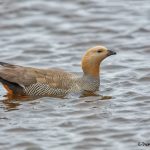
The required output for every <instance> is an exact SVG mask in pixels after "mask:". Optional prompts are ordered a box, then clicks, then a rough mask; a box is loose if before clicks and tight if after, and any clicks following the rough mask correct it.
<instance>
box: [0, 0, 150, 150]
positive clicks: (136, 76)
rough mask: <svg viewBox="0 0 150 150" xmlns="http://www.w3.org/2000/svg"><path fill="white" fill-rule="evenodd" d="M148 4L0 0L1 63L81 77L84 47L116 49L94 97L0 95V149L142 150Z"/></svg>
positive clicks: (148, 69) (135, 0) (147, 129)
mask: <svg viewBox="0 0 150 150" xmlns="http://www.w3.org/2000/svg"><path fill="white" fill-rule="evenodd" d="M149 41H150V2H149V0H142V1H141V0H126V1H123V0H111V1H109V0H76V1H70V0H63V1H62V0H1V1H0V61H4V62H9V63H14V64H19V65H26V66H33V67H58V68H63V69H66V70H68V71H72V72H78V73H79V74H82V70H81V67H80V61H81V57H82V56H83V54H84V53H85V51H86V49H88V48H91V47H93V46H96V45H104V46H106V47H108V48H109V49H112V50H114V51H116V52H117V55H116V56H112V57H109V58H107V59H106V60H105V61H104V62H103V63H102V66H101V67H102V71H101V94H102V95H109V96H112V99H111V100H105V101H102V100H99V98H98V97H86V98H68V99H59V98H41V99H36V100H31V101H19V100H16V99H14V100H13V101H10V100H9V99H7V98H5V97H3V96H4V94H5V91H4V89H3V88H2V86H1V87H0V94H1V96H0V99H1V101H0V148H1V149H3V150H9V149H11V150H16V149H17V150H33V149H34V150H47V149H53V150H59V149H61V150H63V149H73V150H80V149H81V150H84V149H85V150H88V149H89V150H91V149H92V150H100V149H102V150H111V149H112V150H113V149H116V150H120V149H122V150H126V149H132V150H134V149H135V150H138V149H139V150H140V149H141V148H144V150H147V149H148V148H147V147H146V148H147V149H146V148H145V147H141V146H138V142H148V140H149V135H150V126H149V124H150V118H149V108H150V101H149V100H150V94H149V93H150V84H149V83H150V59H149V58H150V42H149Z"/></svg>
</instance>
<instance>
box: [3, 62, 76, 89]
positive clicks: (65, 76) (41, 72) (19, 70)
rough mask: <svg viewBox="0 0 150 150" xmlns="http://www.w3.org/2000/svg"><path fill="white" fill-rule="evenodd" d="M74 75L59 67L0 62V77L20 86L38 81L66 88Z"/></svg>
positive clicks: (52, 86) (53, 86) (54, 86)
mask: <svg viewBox="0 0 150 150" xmlns="http://www.w3.org/2000/svg"><path fill="white" fill-rule="evenodd" d="M74 76H75V75H74V74H71V73H68V72H65V71H62V70H59V69H37V68H31V67H23V66H18V65H11V64H7V63H3V62H0V77H1V78H3V79H4V80H7V81H9V82H12V83H16V84H18V85H20V86H21V87H26V86H30V85H33V84H36V83H39V84H47V85H49V86H50V87H51V88H64V89H68V87H69V84H70V83H71V81H72V78H74Z"/></svg>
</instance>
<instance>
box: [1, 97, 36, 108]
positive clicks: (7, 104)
mask: <svg viewBox="0 0 150 150" xmlns="http://www.w3.org/2000/svg"><path fill="white" fill-rule="evenodd" d="M37 98H38V97H28V96H14V95H13V96H12V95H4V96H3V100H2V103H3V109H4V110H5V111H12V110H18V109H19V106H20V105H21V103H22V102H23V101H24V102H25V101H33V100H35V99H37Z"/></svg>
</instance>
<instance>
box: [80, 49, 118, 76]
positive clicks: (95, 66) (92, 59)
mask: <svg viewBox="0 0 150 150" xmlns="http://www.w3.org/2000/svg"><path fill="white" fill-rule="evenodd" d="M115 54H116V52H114V51H111V50H108V49H107V48H106V47H104V46H95V47H93V48H90V49H88V50H87V51H86V53H85V55H84V56H83V58H82V69H83V72H84V74H85V75H91V76H93V77H99V66H100V63H101V62H102V60H104V59H105V58H106V57H108V56H110V55H115Z"/></svg>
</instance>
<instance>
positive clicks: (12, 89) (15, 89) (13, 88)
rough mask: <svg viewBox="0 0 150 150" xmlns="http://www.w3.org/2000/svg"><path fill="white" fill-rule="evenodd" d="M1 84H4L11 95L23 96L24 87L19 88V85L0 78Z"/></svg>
mask: <svg viewBox="0 0 150 150" xmlns="http://www.w3.org/2000/svg"><path fill="white" fill-rule="evenodd" d="M0 82H1V83H2V84H3V86H4V88H5V89H6V90H7V92H8V93H9V94H17V95H18V94H19V95H22V94H23V93H24V92H23V87H21V86H19V85H18V84H17V83H14V82H10V81H7V80H5V79H3V78H1V77H0Z"/></svg>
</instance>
